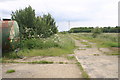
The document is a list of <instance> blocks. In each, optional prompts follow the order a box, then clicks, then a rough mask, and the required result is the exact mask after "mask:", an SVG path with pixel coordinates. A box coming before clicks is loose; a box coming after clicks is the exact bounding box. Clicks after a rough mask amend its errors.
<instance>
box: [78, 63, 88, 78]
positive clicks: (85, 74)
mask: <svg viewBox="0 0 120 80" xmlns="http://www.w3.org/2000/svg"><path fill="white" fill-rule="evenodd" d="M76 64H77V65H78V67H79V68H80V70H81V73H82V74H81V75H82V77H83V78H86V80H89V78H90V77H89V75H88V74H87V72H86V71H85V70H84V69H83V67H82V65H81V64H80V63H79V62H77V63H76Z"/></svg>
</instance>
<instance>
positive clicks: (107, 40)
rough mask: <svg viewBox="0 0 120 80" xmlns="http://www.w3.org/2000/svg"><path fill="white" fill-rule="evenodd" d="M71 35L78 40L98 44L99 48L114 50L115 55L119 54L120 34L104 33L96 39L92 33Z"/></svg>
mask: <svg viewBox="0 0 120 80" xmlns="http://www.w3.org/2000/svg"><path fill="white" fill-rule="evenodd" d="M71 35H72V36H73V37H74V38H76V39H78V40H82V39H85V40H88V41H89V42H93V43H96V45H97V47H98V48H109V49H111V50H113V54H118V48H120V45H119V44H120V43H119V41H118V39H119V37H118V33H102V34H100V35H98V36H97V37H96V38H93V37H92V33H72V34H71Z"/></svg>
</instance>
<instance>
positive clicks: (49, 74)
mask: <svg viewBox="0 0 120 80" xmlns="http://www.w3.org/2000/svg"><path fill="white" fill-rule="evenodd" d="M41 60H46V61H53V62H59V61H60V62H67V64H59V63H54V64H25V63H3V66H2V77H3V78H81V71H80V69H79V67H78V66H77V65H76V64H74V63H73V62H74V61H72V60H67V59H66V58H64V57H40V56H37V57H30V58H24V59H16V60H14V61H18V62H31V61H41ZM9 69H14V70H15V71H16V72H14V73H6V71H7V70H9Z"/></svg>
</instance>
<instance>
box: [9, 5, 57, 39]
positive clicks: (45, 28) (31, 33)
mask: <svg viewBox="0 0 120 80" xmlns="http://www.w3.org/2000/svg"><path fill="white" fill-rule="evenodd" d="M11 18H12V20H16V21H17V22H18V25H19V30H20V36H21V38H22V39H30V38H33V37H34V38H36V37H37V38H38V37H39V38H47V37H50V36H51V35H53V34H56V33H57V32H58V30H57V26H56V22H55V19H54V18H53V17H52V16H51V14H49V13H48V14H43V15H42V16H36V15H35V10H34V9H32V7H31V6H28V7H26V8H24V9H19V10H16V11H15V12H12V14H11Z"/></svg>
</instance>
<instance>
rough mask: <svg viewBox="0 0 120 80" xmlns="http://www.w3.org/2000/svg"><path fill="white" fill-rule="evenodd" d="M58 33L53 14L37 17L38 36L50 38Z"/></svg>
mask: <svg viewBox="0 0 120 80" xmlns="http://www.w3.org/2000/svg"><path fill="white" fill-rule="evenodd" d="M57 32H58V30H57V27H56V22H55V20H54V18H52V16H51V14H49V13H48V14H47V15H46V14H44V15H43V17H41V16H39V17H37V34H38V35H40V36H41V37H43V38H46V37H49V36H51V35H53V34H56V33H57Z"/></svg>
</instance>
